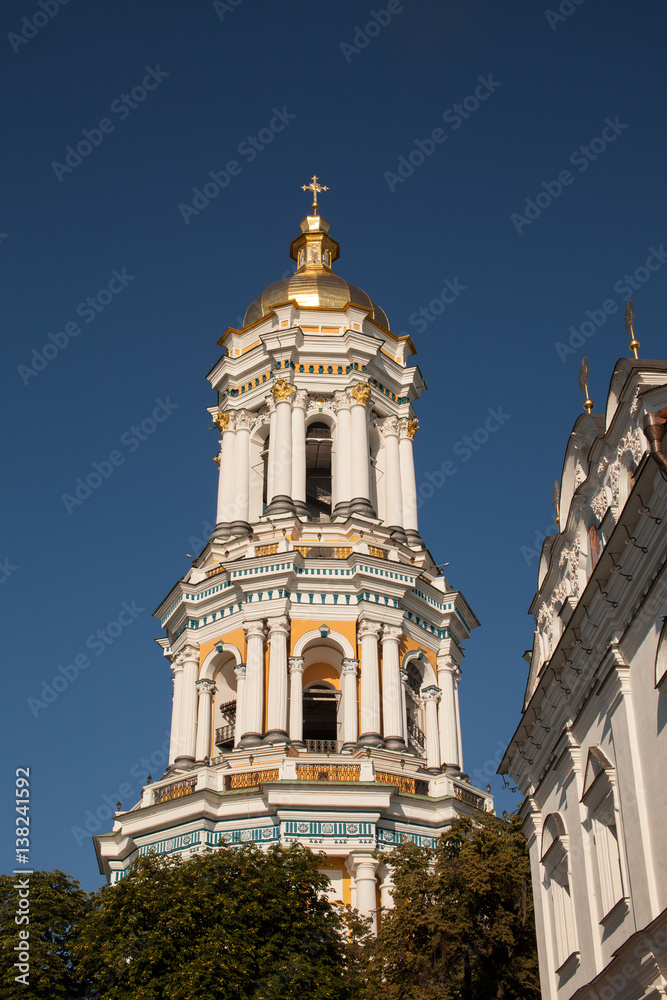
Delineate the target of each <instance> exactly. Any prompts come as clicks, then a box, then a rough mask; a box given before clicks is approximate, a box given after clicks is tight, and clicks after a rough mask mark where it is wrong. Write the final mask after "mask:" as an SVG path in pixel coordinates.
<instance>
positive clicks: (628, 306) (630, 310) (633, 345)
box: [625, 299, 640, 358]
mask: <svg viewBox="0 0 667 1000" xmlns="http://www.w3.org/2000/svg"><path fill="white" fill-rule="evenodd" d="M634 318H635V307H634V304H633V302H632V299H628V301H627V302H626V303H625V332H626V333H627V335H628V337H629V338H630V343H629V345H628V346H629V348H630V350H631V351H634V355H635V357H636V358H638V357H639V355H638V354H637V350H638V348H639V346H640V345H639V341H638V340H635V331H634V328H633V322H634Z"/></svg>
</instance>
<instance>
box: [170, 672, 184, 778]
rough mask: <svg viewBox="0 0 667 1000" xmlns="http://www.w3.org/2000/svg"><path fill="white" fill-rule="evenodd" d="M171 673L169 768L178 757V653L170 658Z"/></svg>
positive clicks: (179, 691) (180, 684)
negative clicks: (172, 689)
mask: <svg viewBox="0 0 667 1000" xmlns="http://www.w3.org/2000/svg"><path fill="white" fill-rule="evenodd" d="M171 672H172V674H173V676H174V697H173V699H172V703H171V733H170V736H169V766H170V767H171V765H172V764H173V763H174V761H175V760H176V757H177V756H178V742H179V739H178V727H179V723H180V721H181V697H182V695H181V691H182V687H183V657H182V655H181V654H180V653H179V654H178V655H177V656H174V657H172V661H171Z"/></svg>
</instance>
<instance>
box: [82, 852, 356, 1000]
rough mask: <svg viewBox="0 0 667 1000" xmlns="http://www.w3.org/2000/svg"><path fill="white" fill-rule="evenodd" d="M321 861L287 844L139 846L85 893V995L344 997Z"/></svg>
mask: <svg viewBox="0 0 667 1000" xmlns="http://www.w3.org/2000/svg"><path fill="white" fill-rule="evenodd" d="M325 864H326V862H323V859H322V858H318V857H317V856H316V855H314V854H312V853H311V852H310V851H308V850H306V849H305V848H303V847H301V846H300V845H297V844H294V845H292V846H291V847H289V848H288V849H284V848H282V847H278V846H272V847H270V848H269V850H268V851H262V850H260V849H259V848H257V847H255V846H254V845H244V846H242V847H233V848H232V847H226V846H221V847H220V848H218V849H217V850H216V851H214V852H212V853H210V854H205V855H198V856H194V857H192V858H189V859H187V860H185V861H184V860H181V859H178V858H176V859H167V858H164V857H159V856H157V855H153V854H150V855H147V856H146V857H144V858H141V859H140V860H139V861H138V862H137V863H136V864H135V865H133V867H132V868H131V870H130V872H129V873H128V875H127V876H126V877H125V878H124V879H123V880H122V881H121V882H119V883H118V884H117V885H115V886H113V887H107V888H104V889H102V890H101V892H100V893H99V894H98V895H97V897H96V898H95V909H94V911H93V913H92V915H91V916H90V917H89V918H88V919H87V920H86V922H85V925H84V927H83V929H82V933H81V937H80V939H79V941H78V944H77V948H76V954H77V956H78V959H79V961H80V963H81V967H82V969H83V971H84V973H85V974H86V976H87V978H88V980H89V982H90V984H91V987H92V988H91V990H90V992H89V994H87V996H88V997H90V1000H94V998H95V1000H96V998H103V1000H278V998H280V1000H303V998H305V997H308V998H309V1000H353V998H354V997H355V995H356V994H355V990H354V979H355V973H354V971H353V970H352V969H350V970H346V969H345V953H346V946H347V940H348V933H347V929H346V925H345V922H344V919H343V916H342V915H340V913H339V910H338V908H337V907H335V906H332V905H331V904H330V903H329V902H328V900H327V899H326V897H325V896H324V893H323V890H324V889H325V888H326V886H327V879H326V877H325V876H323V875H321V874H320V873H319V872H318V871H317V868H318V866H320V867H323V866H324V865H325Z"/></svg>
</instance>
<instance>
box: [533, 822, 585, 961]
mask: <svg viewBox="0 0 667 1000" xmlns="http://www.w3.org/2000/svg"><path fill="white" fill-rule="evenodd" d="M541 863H542V866H543V868H544V887H545V889H546V892H547V898H548V905H549V912H550V917H551V926H552V936H553V951H554V959H555V961H554V964H555V967H556V970H557V971H563V967H564V966H566V965H568V967H569V963H570V961H574V958H575V956H576V955H578V952H577V942H576V928H575V923H574V907H573V904H572V895H571V892H570V871H569V840H568V837H567V834H566V832H565V824H564V823H563V820H562V818H561V816H560V815H559V814H558V813H551V814H550V815H549V816H547V819H546V821H545V824H544V830H543V833H542V858H541Z"/></svg>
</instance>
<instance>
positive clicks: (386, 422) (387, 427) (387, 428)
mask: <svg viewBox="0 0 667 1000" xmlns="http://www.w3.org/2000/svg"><path fill="white" fill-rule="evenodd" d="M377 426H378V430H379V432H380V436H381V437H383V438H384V436H385V435H386V434H389V435H392V436H396V437H398V434H399V431H400V421H399V419H398V417H385V418H384V419H383V420H378V424H377Z"/></svg>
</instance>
